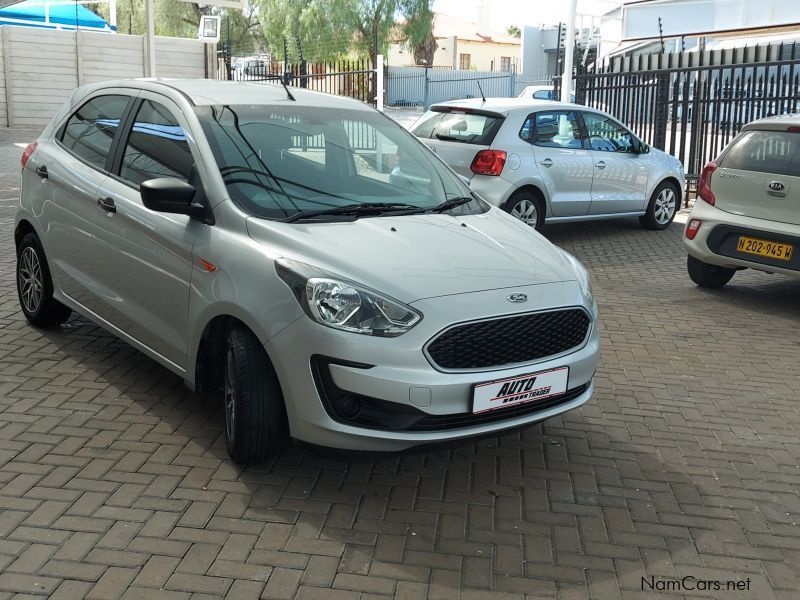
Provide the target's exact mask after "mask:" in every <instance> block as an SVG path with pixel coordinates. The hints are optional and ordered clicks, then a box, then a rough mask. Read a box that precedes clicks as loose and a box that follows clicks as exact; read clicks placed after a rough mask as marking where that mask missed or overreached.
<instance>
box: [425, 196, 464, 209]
mask: <svg viewBox="0 0 800 600" xmlns="http://www.w3.org/2000/svg"><path fill="white" fill-rule="evenodd" d="M474 199H475V198H473V197H472V196H461V197H460V198H450V200H445V201H444V202H442V203H441V204H439V205H437V206H434V207H433V208H431V209H428V210H429V212H437V213H442V212H446V211H448V210H452V209H454V208H457V207H459V206H463V205H464V204H469V203H470V202H472V201H473V200H474Z"/></svg>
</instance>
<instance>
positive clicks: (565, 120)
mask: <svg viewBox="0 0 800 600" xmlns="http://www.w3.org/2000/svg"><path fill="white" fill-rule="evenodd" d="M526 132H530V133H529V134H528V135H529V136H530V141H531V152H532V153H533V156H534V160H535V161H536V167H537V168H538V171H539V176H540V178H541V180H542V183H543V184H544V186H545V189H546V192H547V197H548V198H550V211H549V212H551V213H552V215H553V216H554V217H576V216H582V215H585V214H586V213H587V212H589V205H590V204H591V201H592V175H593V168H592V157H591V156H590V154H589V151H588V150H586V149H585V148H584V145H585V141H584V136H583V133H582V129H581V126H580V121H579V119H578V114H577V113H576V112H575V111H573V110H545V111H539V112H535V113H532V114H531V115H530V116H529V117H528V119H527V120H526V121H525V124H524V125H523V126H522V132H521V133H520V135H521V136H523V137H524V136H525V134H526Z"/></svg>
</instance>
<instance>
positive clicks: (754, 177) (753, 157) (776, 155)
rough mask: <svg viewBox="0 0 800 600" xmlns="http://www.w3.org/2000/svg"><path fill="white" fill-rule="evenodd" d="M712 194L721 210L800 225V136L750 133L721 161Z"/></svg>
mask: <svg viewBox="0 0 800 600" xmlns="http://www.w3.org/2000/svg"><path fill="white" fill-rule="evenodd" d="M711 191H712V192H713V193H714V198H715V206H716V207H717V208H719V209H720V210H724V211H727V212H730V213H734V214H737V215H745V216H748V217H755V218H758V219H767V220H769V221H778V222H780V223H793V224H795V225H800V132H794V131H786V130H783V131H775V130H757V131H756V130H754V131H746V132H745V133H743V134H742V135H741V136H740V137H739V138H738V139H737V140H736V141H734V142H733V143H732V144H731V146H730V148H729V149H728V150H727V151H726V152H725V153H724V154H723V156H722V157H721V159H720V160H719V168H718V169H717V171H715V172H714V174H713V175H712V177H711Z"/></svg>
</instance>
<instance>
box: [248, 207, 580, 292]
mask: <svg viewBox="0 0 800 600" xmlns="http://www.w3.org/2000/svg"><path fill="white" fill-rule="evenodd" d="M247 229H248V232H249V234H250V237H252V238H253V239H254V240H255V241H257V242H259V243H261V244H263V245H264V246H267V247H268V253H269V254H270V255H271V256H274V257H275V258H279V257H284V258H291V259H294V260H298V261H301V262H304V263H307V264H310V265H313V266H315V267H319V268H321V269H324V270H326V271H329V272H331V273H334V274H337V275H339V276H342V277H346V278H348V279H351V280H353V281H355V282H357V283H361V284H363V285H365V286H367V287H370V288H373V289H375V290H376V291H379V292H383V293H385V294H388V295H390V296H392V297H394V298H396V299H397V300H400V301H402V302H414V301H417V300H422V299H425V298H434V297H438V296H447V295H452V294H464V293H469V292H479V291H485V290H492V289H502V288H514V287H518V286H523V285H536V284H543V283H554V282H558V281H572V280H574V279H575V273H574V271H573V269H572V265H571V264H570V262H569V260H568V259H567V255H566V253H565V252H564V251H563V250H561V249H559V248H558V247H556V246H555V245H553V244H551V243H550V242H549V241H547V239H545V238H544V237H542V236H541V235H540V234H538V233H536V232H535V231H534V230H532V229H531V228H530V227H528V226H527V225H525V224H524V223H522V222H521V221H518V220H516V219H514V218H513V217H511V216H509V215H508V214H506V213H504V212H502V211H500V210H498V209H495V208H492V209H490V210H489V211H488V212H485V213H483V214H477V215H463V216H462V215H459V216H453V215H447V214H424V215H406V216H397V217H372V218H361V219H357V220H354V221H349V222H334V223H280V222H276V221H267V220H263V219H258V218H252V217H251V218H249V219H248V221H247Z"/></svg>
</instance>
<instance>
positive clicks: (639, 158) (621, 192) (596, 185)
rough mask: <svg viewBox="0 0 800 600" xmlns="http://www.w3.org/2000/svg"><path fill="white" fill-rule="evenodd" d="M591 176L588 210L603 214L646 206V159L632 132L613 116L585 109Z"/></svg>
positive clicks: (641, 208)
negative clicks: (590, 203) (591, 163)
mask: <svg viewBox="0 0 800 600" xmlns="http://www.w3.org/2000/svg"><path fill="white" fill-rule="evenodd" d="M583 121H584V123H585V125H586V130H587V133H588V135H589V147H590V148H591V155H592V161H593V163H594V177H593V178H592V205H591V207H590V209H589V213H590V214H592V215H606V214H616V213H629V212H637V211H643V210H645V209H646V208H647V200H648V198H647V159H646V158H645V156H646V155H641V154H638V153H637V152H635V151H634V147H635V143H634V136H633V134H632V133H631V132H630V131H628V130H627V129H626V128H625V127H623V126H622V125H620V124H619V123H617V122H616V121H615V120H614V119H612V118H610V117H607V116H605V115H601V114H599V113H593V112H588V111H587V112H584V113H583Z"/></svg>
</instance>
